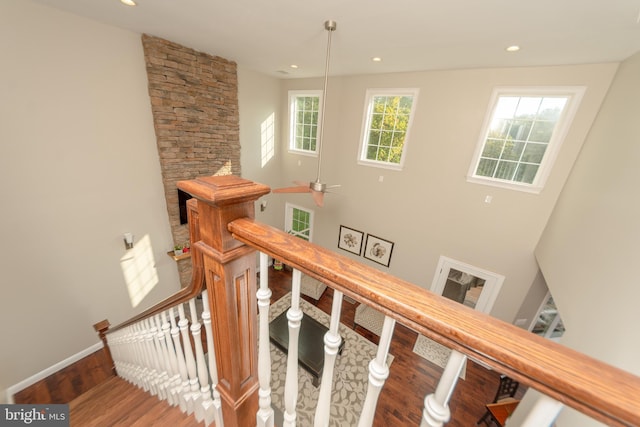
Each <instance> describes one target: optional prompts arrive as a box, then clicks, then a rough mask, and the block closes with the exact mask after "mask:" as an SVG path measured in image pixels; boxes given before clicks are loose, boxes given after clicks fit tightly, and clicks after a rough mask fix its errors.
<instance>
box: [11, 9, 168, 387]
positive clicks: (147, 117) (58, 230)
mask: <svg viewBox="0 0 640 427" xmlns="http://www.w3.org/2000/svg"><path fill="white" fill-rule="evenodd" d="M0 57H1V58H2V60H1V61H2V66H1V67H0V94H1V96H0V129H1V135H2V136H1V140H0V146H1V147H2V155H1V156H0V180H1V181H2V185H1V186H0V200H2V208H1V212H2V215H1V217H0V218H1V221H0V235H1V236H2V238H3V245H2V248H0V271H1V272H2V284H1V285H0V286H1V297H0V324H2V330H3V333H2V344H1V345H0V396H2V398H4V389H5V388H7V387H8V386H10V385H13V384H16V383H18V382H19V381H21V380H24V379H25V378H27V377H30V376H32V375H34V374H36V373H37V372H40V371H41V370H43V369H45V368H47V367H49V366H51V365H53V364H55V363H57V362H59V361H62V360H64V359H66V358H67V357H69V356H71V355H73V354H75V353H78V352H79V351H81V350H83V349H85V348H87V347H90V346H91V345H93V344H95V343H97V342H99V340H98V338H97V336H96V334H95V332H94V331H93V328H92V325H93V324H94V323H96V322H98V321H100V320H102V319H104V318H108V319H109V320H110V321H111V323H112V324H116V323H118V322H121V321H123V320H125V319H127V318H129V317H130V316H132V315H133V314H135V313H136V312H139V311H141V309H142V308H145V307H147V306H148V305H150V304H152V303H154V302H157V301H159V300H161V299H163V298H164V297H166V296H168V295H169V294H170V293H173V292H174V291H176V290H177V289H178V288H179V280H178V275H177V269H176V265H175V262H174V261H173V260H171V259H170V258H169V257H168V256H167V255H166V251H167V250H169V249H170V248H171V245H172V243H171V234H170V229H169V224H168V219H167V214H166V206H165V203H164V195H163V189H162V180H161V176H160V168H159V162H158V154H157V149H156V143H155V134H154V130H153V123H152V116H151V108H150V103H149V98H148V94H147V80H146V72H145V64H144V57H143V51H142V44H141V40H140V35H138V34H133V33H130V32H127V31H122V30H119V29H116V28H113V27H107V26H104V25H101V24H98V23H96V22H94V21H89V20H86V19H82V18H79V17H76V16H73V15H69V14H66V13H62V12H59V11H57V10H55V9H51V8H48V7H44V6H40V5H36V4H33V3H31V2H26V1H23V0H4V1H2V2H0ZM124 232H132V233H134V234H135V236H136V240H137V241H140V239H141V238H142V237H143V236H145V235H148V236H149V238H150V241H151V244H152V247H153V255H154V257H155V263H156V268H157V273H158V276H159V283H158V285H157V286H156V287H155V288H154V289H153V291H152V292H151V293H150V294H149V295H148V296H147V297H146V298H145V299H144V300H143V301H142V303H141V304H140V305H139V306H138V307H136V308H135V309H134V308H133V307H132V304H131V302H130V300H129V294H128V291H127V288H126V285H125V281H124V277H123V272H122V270H121V257H123V256H124V255H125V249H124V244H123V241H122V234H123V233H124Z"/></svg>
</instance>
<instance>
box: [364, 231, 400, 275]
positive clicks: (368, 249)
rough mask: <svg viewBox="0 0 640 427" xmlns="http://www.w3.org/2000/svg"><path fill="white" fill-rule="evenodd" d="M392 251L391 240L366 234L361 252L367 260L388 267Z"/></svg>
mask: <svg viewBox="0 0 640 427" xmlns="http://www.w3.org/2000/svg"><path fill="white" fill-rule="evenodd" d="M392 252H393V242H390V241H389V240H385V239H382V238H380V237H377V236H374V235H372V234H367V242H366V243H365V245H364V252H363V254H362V256H363V257H365V258H366V259H368V260H371V261H373V262H377V263H378V264H382V265H384V266H385V267H389V264H390V263H391V253H392Z"/></svg>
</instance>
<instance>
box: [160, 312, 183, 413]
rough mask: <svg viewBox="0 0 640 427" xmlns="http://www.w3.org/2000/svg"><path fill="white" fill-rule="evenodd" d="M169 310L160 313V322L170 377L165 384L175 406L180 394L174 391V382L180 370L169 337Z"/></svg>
mask: <svg viewBox="0 0 640 427" xmlns="http://www.w3.org/2000/svg"><path fill="white" fill-rule="evenodd" d="M169 315H170V312H169V310H165V311H163V312H162V313H161V314H160V322H161V324H162V333H163V334H164V341H165V345H166V346H167V354H168V356H169V365H170V366H171V370H170V377H169V381H168V384H167V390H168V392H169V403H171V405H172V406H176V405H178V404H179V403H180V396H179V395H178V393H176V387H175V386H176V384H180V370H179V368H178V358H177V356H176V349H175V346H174V344H173V341H172V338H171V324H170V323H169V319H168V317H169Z"/></svg>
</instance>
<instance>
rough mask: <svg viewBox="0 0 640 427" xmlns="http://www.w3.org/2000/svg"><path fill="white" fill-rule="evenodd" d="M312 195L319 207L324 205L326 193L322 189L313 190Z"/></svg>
mask: <svg viewBox="0 0 640 427" xmlns="http://www.w3.org/2000/svg"><path fill="white" fill-rule="evenodd" d="M311 196H312V197H313V201H314V202H315V204H316V205H317V206H318V207H322V206H323V205H324V193H323V192H322V191H313V190H312V191H311Z"/></svg>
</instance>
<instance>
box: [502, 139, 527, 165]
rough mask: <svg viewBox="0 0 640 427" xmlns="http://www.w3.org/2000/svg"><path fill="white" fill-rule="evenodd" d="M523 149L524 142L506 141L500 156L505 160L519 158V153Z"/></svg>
mask: <svg viewBox="0 0 640 427" xmlns="http://www.w3.org/2000/svg"><path fill="white" fill-rule="evenodd" d="M523 150H524V142H522V141H518V142H513V141H507V143H506V144H505V146H504V151H503V152H502V158H503V159H505V160H520V155H521V154H522V151H523Z"/></svg>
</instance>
